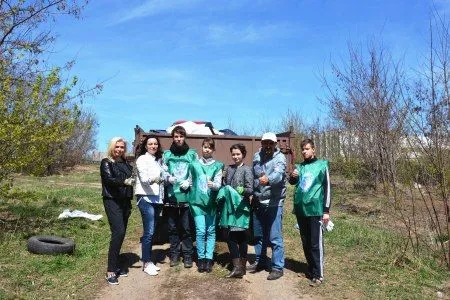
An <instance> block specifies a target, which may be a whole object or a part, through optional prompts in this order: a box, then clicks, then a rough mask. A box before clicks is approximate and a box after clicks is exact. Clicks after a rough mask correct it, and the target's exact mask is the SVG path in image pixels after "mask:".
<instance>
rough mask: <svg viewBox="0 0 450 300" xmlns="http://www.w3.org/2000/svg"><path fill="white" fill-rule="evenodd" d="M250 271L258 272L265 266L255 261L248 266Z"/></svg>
mask: <svg viewBox="0 0 450 300" xmlns="http://www.w3.org/2000/svg"><path fill="white" fill-rule="evenodd" d="M246 269H247V271H248V272H249V273H257V272H260V271H262V270H264V269H265V267H264V266H263V265H261V264H259V263H258V262H254V263H252V264H251V265H249V266H247V267H246Z"/></svg>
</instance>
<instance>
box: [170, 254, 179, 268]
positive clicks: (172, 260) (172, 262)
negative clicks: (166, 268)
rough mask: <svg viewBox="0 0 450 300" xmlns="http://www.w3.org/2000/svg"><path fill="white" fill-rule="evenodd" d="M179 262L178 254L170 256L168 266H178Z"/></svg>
mask: <svg viewBox="0 0 450 300" xmlns="http://www.w3.org/2000/svg"><path fill="white" fill-rule="evenodd" d="M179 263H180V258H179V257H178V256H172V257H171V258H170V266H171V267H175V266H178V264H179Z"/></svg>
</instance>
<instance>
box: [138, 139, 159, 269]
mask: <svg viewBox="0 0 450 300" xmlns="http://www.w3.org/2000/svg"><path fill="white" fill-rule="evenodd" d="M140 150H141V151H140V156H139V157H138V159H137V160H136V168H137V178H136V189H135V194H136V200H137V206H138V207H139V210H140V212H141V216H142V225H143V234H142V238H141V244H142V262H143V270H144V272H145V273H147V274H148V275H151V276H155V275H158V271H159V270H160V268H159V267H157V266H156V265H155V264H154V263H153V262H152V260H151V253H152V239H153V233H154V232H155V227H156V223H157V218H158V216H159V215H160V212H161V209H162V205H163V197H164V184H163V172H165V166H164V164H163V161H162V149H161V144H160V142H159V139H158V138H157V137H156V136H152V135H149V136H147V137H146V138H145V140H144V141H143V142H142V144H141V149H140Z"/></svg>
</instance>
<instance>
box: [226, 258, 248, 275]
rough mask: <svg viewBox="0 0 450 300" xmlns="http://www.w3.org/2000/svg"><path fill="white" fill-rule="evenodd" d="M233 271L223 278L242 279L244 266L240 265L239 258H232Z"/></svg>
mask: <svg viewBox="0 0 450 300" xmlns="http://www.w3.org/2000/svg"><path fill="white" fill-rule="evenodd" d="M232 261H233V269H232V270H231V272H230V273H229V274H228V275H227V276H225V277H226V278H242V276H244V274H245V273H244V271H245V269H244V266H243V265H242V262H241V259H240V258H233V260H232Z"/></svg>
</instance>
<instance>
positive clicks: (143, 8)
mask: <svg viewBox="0 0 450 300" xmlns="http://www.w3.org/2000/svg"><path fill="white" fill-rule="evenodd" d="M203 1H204V0H170V1H168V0H147V1H145V2H144V3H142V4H141V5H139V6H136V7H134V8H132V9H130V10H128V11H126V12H125V13H124V15H122V16H121V17H120V18H119V19H118V20H117V21H116V22H114V24H119V23H123V22H127V21H130V20H133V19H137V18H144V17H148V16H154V15H157V14H161V13H165V12H168V11H173V10H181V9H186V8H190V7H192V6H194V5H196V4H197V3H200V2H203Z"/></svg>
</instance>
